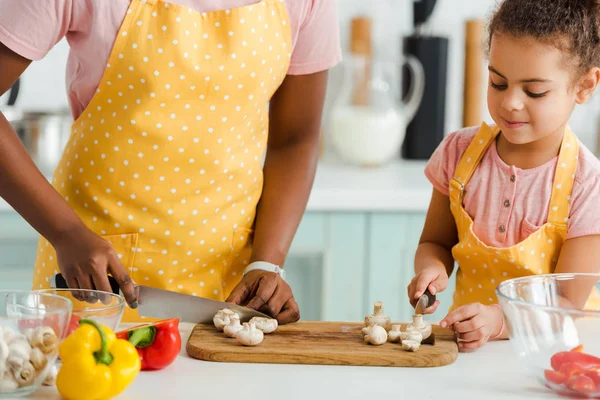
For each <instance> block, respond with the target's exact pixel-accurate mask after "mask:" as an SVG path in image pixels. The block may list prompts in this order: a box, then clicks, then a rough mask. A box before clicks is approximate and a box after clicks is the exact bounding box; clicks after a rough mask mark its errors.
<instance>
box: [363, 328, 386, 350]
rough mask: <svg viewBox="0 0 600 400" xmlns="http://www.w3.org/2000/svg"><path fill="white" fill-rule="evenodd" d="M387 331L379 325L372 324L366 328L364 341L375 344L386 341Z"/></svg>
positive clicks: (378, 344)
mask: <svg viewBox="0 0 600 400" xmlns="http://www.w3.org/2000/svg"><path fill="white" fill-rule="evenodd" d="M387 338H388V335H387V331H386V330H385V328H383V327H382V326H379V325H372V326H369V327H368V328H367V334H366V335H365V337H364V340H365V342H366V343H370V344H372V345H375V346H380V345H382V344H384V343H385V342H387Z"/></svg>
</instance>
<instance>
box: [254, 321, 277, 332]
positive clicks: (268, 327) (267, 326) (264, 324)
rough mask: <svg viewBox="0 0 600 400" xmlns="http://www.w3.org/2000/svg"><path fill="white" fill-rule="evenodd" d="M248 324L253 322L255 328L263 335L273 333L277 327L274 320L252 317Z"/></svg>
mask: <svg viewBox="0 0 600 400" xmlns="http://www.w3.org/2000/svg"><path fill="white" fill-rule="evenodd" d="M250 322H254V324H255V325H256V328H257V329H260V330H261V331H263V333H264V334H269V333H272V332H275V330H276V329H277V326H278V323H277V320H276V319H274V318H265V317H254V318H252V319H251V320H250Z"/></svg>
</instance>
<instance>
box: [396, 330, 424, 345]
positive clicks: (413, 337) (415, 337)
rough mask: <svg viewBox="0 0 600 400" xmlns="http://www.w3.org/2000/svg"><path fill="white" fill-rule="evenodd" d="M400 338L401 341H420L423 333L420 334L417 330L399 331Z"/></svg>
mask: <svg viewBox="0 0 600 400" xmlns="http://www.w3.org/2000/svg"><path fill="white" fill-rule="evenodd" d="M400 339H401V340H402V341H403V342H404V341H405V340H410V341H413V342H418V343H421V342H422V341H423V335H421V332H417V331H406V332H400Z"/></svg>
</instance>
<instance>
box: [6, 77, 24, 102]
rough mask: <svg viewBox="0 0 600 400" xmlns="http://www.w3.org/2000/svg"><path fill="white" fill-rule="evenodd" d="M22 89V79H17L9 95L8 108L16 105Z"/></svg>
mask: <svg viewBox="0 0 600 400" xmlns="http://www.w3.org/2000/svg"><path fill="white" fill-rule="evenodd" d="M20 89H21V79H20V78H17V80H16V81H15V83H13V85H12V86H11V88H10V92H9V94H8V106H9V107H12V106H14V105H15V104H16V102H17V98H18V97H19V91H20Z"/></svg>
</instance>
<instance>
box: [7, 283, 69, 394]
mask: <svg viewBox="0 0 600 400" xmlns="http://www.w3.org/2000/svg"><path fill="white" fill-rule="evenodd" d="M72 307H73V305H72V303H71V302H70V301H69V299H66V298H64V297H61V296H57V295H53V294H48V293H40V292H37V291H32V292H31V291H0V398H7V397H24V396H28V395H30V394H32V393H33V392H35V391H36V390H37V389H38V388H39V387H40V386H41V385H42V384H46V385H53V384H54V379H55V378H56V373H57V370H56V365H55V364H56V360H57V358H58V345H59V342H60V339H61V338H62V337H63V336H64V335H65V333H66V331H67V326H68V323H69V320H70V317H71V310H72Z"/></svg>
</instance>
